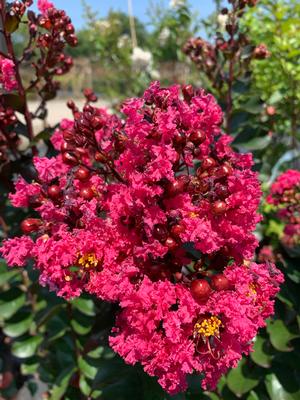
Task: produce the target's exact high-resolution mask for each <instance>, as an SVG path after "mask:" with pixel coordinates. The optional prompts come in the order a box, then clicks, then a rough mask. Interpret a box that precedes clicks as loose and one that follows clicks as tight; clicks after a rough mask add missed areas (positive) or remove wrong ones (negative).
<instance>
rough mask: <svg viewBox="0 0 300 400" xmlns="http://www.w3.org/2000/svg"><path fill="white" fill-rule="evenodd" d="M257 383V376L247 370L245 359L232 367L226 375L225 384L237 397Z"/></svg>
mask: <svg viewBox="0 0 300 400" xmlns="http://www.w3.org/2000/svg"><path fill="white" fill-rule="evenodd" d="M258 384H259V378H258V377H257V376H255V374H253V373H250V372H249V371H248V369H247V367H246V360H245V359H243V360H242V361H240V363H239V365H238V366H237V368H234V369H232V370H231V371H230V372H229V374H228V376H227V385H228V387H229V389H230V390H231V391H232V392H233V393H234V394H235V395H236V396H237V397H241V396H242V395H243V394H245V393H247V392H249V391H250V390H251V389H253V388H255V386H257V385H258Z"/></svg>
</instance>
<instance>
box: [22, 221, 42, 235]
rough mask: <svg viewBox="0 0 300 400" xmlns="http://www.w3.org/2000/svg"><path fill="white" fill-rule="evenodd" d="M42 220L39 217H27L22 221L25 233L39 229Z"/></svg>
mask: <svg viewBox="0 0 300 400" xmlns="http://www.w3.org/2000/svg"><path fill="white" fill-rule="evenodd" d="M41 225H42V221H41V220H40V219H37V218H27V219H25V220H24V221H22V223H21V229H22V231H23V232H24V233H26V234H28V233H32V232H36V231H38V230H39V228H40V226H41Z"/></svg>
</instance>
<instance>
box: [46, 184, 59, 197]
mask: <svg viewBox="0 0 300 400" xmlns="http://www.w3.org/2000/svg"><path fill="white" fill-rule="evenodd" d="M47 193H48V196H49V197H50V199H52V200H57V199H58V198H59V197H60V195H61V190H60V187H59V186H58V185H51V186H49V187H48V190H47Z"/></svg>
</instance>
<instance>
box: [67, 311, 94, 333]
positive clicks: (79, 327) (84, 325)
mask: <svg viewBox="0 0 300 400" xmlns="http://www.w3.org/2000/svg"><path fill="white" fill-rule="evenodd" d="M71 326H72V328H73V329H74V331H75V332H76V333H77V334H78V335H86V334H87V333H89V332H90V331H91V329H92V327H93V322H92V320H91V318H90V317H88V316H86V315H83V314H81V313H80V312H74V313H73V319H72V320H71Z"/></svg>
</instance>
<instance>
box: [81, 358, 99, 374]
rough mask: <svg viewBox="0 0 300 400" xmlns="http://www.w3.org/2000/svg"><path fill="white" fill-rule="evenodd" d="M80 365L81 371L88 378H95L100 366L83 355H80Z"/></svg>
mask: <svg viewBox="0 0 300 400" xmlns="http://www.w3.org/2000/svg"><path fill="white" fill-rule="evenodd" d="M78 366H79V369H80V371H81V372H82V373H83V374H84V375H85V376H86V377H87V378H90V379H95V376H96V374H97V370H98V368H97V367H95V366H93V365H91V363H89V361H88V359H84V358H83V357H79V359H78Z"/></svg>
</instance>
